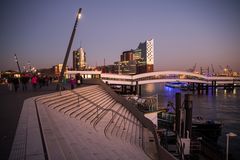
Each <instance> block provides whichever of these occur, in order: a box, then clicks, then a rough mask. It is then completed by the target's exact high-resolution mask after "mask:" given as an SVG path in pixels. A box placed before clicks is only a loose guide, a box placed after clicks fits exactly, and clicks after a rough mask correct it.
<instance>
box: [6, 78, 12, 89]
mask: <svg viewBox="0 0 240 160" xmlns="http://www.w3.org/2000/svg"><path fill="white" fill-rule="evenodd" d="M7 83H8V87H9V90H10V91H12V90H13V78H12V77H9V78H8V79H7Z"/></svg>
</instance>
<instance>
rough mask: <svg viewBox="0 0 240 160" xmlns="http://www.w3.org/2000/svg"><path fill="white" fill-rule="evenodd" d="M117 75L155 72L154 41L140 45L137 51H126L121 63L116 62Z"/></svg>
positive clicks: (122, 55) (121, 57)
mask: <svg viewBox="0 0 240 160" xmlns="http://www.w3.org/2000/svg"><path fill="white" fill-rule="evenodd" d="M115 65H117V66H118V67H115V68H118V69H117V70H118V71H117V73H121V74H138V73H146V72H153V65H154V40H153V39H151V40H147V41H145V42H143V43H140V44H139V45H138V47H137V49H135V50H133V49H131V50H128V51H124V52H123V53H122V54H121V56H120V62H116V63H115Z"/></svg>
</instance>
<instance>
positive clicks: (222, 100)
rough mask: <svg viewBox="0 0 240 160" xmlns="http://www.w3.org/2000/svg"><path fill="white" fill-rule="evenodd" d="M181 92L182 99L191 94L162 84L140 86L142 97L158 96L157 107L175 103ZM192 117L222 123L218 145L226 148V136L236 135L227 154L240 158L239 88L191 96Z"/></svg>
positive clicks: (231, 139)
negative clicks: (177, 94) (231, 133)
mask: <svg viewBox="0 0 240 160" xmlns="http://www.w3.org/2000/svg"><path fill="white" fill-rule="evenodd" d="M177 92H181V93H182V99H183V97H184V94H186V93H190V94H193V92H189V91H182V90H180V89H176V88H174V89H173V88H169V87H166V86H164V84H147V85H143V86H142V96H151V95H156V94H158V95H159V98H158V99H159V105H160V106H164V107H166V106H167V104H168V101H172V102H173V103H175V93H177ZM192 97H193V116H197V115H199V116H202V117H203V118H206V119H213V120H218V121H221V122H222V123H223V129H222V135H221V136H220V137H219V141H218V144H219V145H220V146H222V147H223V149H224V150H225V148H226V134H227V133H229V132H233V133H236V134H237V135H238V136H237V137H234V138H230V141H229V154H231V156H232V157H233V158H234V159H239V157H240V88H238V89H234V90H233V91H228V90H224V89H217V91H216V93H215V94H212V92H211V89H210V90H209V92H208V94H206V93H203V94H198V93H197V92H195V94H193V96H192Z"/></svg>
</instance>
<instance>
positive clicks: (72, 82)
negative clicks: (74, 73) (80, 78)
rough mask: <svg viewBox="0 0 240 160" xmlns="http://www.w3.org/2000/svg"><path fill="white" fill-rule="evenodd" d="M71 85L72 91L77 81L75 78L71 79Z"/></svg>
mask: <svg viewBox="0 0 240 160" xmlns="http://www.w3.org/2000/svg"><path fill="white" fill-rule="evenodd" d="M70 85H71V89H74V85H75V79H74V78H73V77H71V78H70Z"/></svg>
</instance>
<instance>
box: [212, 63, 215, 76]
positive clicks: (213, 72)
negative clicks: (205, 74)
mask: <svg viewBox="0 0 240 160" xmlns="http://www.w3.org/2000/svg"><path fill="white" fill-rule="evenodd" d="M211 67H212V75H215V71H214V67H213V64H211Z"/></svg>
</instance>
